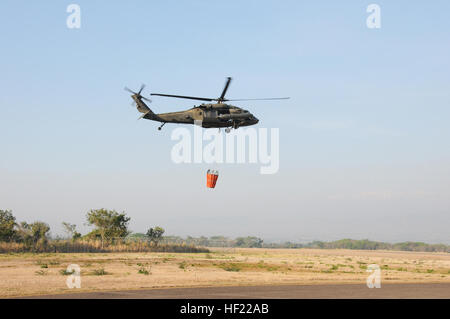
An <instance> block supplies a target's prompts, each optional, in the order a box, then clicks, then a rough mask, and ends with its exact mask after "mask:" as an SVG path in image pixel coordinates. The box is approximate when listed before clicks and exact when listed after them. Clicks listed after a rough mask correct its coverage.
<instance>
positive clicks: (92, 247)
mask: <svg viewBox="0 0 450 319" xmlns="http://www.w3.org/2000/svg"><path fill="white" fill-rule="evenodd" d="M86 221H87V224H88V225H90V226H93V230H92V231H91V232H89V233H87V234H85V235H82V234H81V233H79V232H78V231H77V229H76V225H75V224H70V223H67V222H63V223H62V225H63V227H64V229H65V231H66V233H67V236H66V237H65V238H51V237H50V226H49V225H48V224H47V223H44V222H41V221H36V222H33V223H30V224H29V223H27V222H20V223H18V222H17V221H16V218H15V217H14V215H13V214H12V212H11V211H10V210H0V253H5V252H62V253H66V252H67V253H68V252H147V251H149V252H150V251H158V252H208V249H205V248H197V247H194V246H192V245H186V244H175V243H170V244H168V243H164V244H160V242H161V240H162V239H163V234H164V229H163V228H161V227H159V226H155V227H150V228H149V229H148V231H147V233H146V234H143V237H142V238H140V239H139V240H136V239H135V238H133V237H132V236H130V234H131V231H130V230H129V229H128V223H129V221H130V217H127V216H126V214H125V213H124V212H122V213H118V212H116V211H115V210H107V209H104V208H102V209H93V210H90V211H89V212H88V213H87V214H86Z"/></svg>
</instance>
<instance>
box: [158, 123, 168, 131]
mask: <svg viewBox="0 0 450 319" xmlns="http://www.w3.org/2000/svg"><path fill="white" fill-rule="evenodd" d="M164 125H166V122H164V123H163V124H161V126H160V127H158V131H161V129H162V127H163V126H164Z"/></svg>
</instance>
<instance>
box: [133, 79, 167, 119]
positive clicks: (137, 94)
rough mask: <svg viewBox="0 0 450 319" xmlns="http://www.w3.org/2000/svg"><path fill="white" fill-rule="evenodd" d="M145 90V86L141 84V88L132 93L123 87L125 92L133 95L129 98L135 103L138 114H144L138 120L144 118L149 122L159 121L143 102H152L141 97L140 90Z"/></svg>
mask: <svg viewBox="0 0 450 319" xmlns="http://www.w3.org/2000/svg"><path fill="white" fill-rule="evenodd" d="M144 88H145V85H144V84H142V85H141V88H140V89H139V91H138V92H134V91H132V90H130V89H129V88H127V87H125V90H126V91H128V92H130V93H133V95H131V98H132V99H133V101H134V102H135V103H136V108H137V110H138V111H139V112H141V113H144V114H143V115H142V116H141V117H140V118H146V119H149V120H156V121H161V119H160V118H159V117H158V116H157V115H156V114H155V113H153V111H152V110H150V108H149V107H148V106H147V104H145V102H144V100H146V101H148V102H152V100H150V99H148V98H146V97H143V96H142V95H141V92H142V90H143V89H144Z"/></svg>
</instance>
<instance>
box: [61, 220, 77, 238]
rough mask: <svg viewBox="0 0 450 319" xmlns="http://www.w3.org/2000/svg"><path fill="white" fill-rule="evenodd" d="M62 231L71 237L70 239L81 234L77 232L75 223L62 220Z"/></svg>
mask: <svg viewBox="0 0 450 319" xmlns="http://www.w3.org/2000/svg"><path fill="white" fill-rule="evenodd" d="M62 225H63V227H64V231H65V232H66V233H67V234H68V235H69V237H71V238H72V240H76V239H78V238H80V237H81V234H80V233H79V232H77V230H76V228H77V225H75V224H70V223H66V222H63V223H62Z"/></svg>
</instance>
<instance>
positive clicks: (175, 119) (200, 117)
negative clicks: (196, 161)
mask: <svg viewBox="0 0 450 319" xmlns="http://www.w3.org/2000/svg"><path fill="white" fill-rule="evenodd" d="M154 115H156V116H154ZM154 115H152V114H148V116H147V114H146V115H145V116H144V117H143V118H145V119H149V120H156V121H159V122H164V123H180V124H194V122H195V121H201V123H202V127H205V128H212V127H218V128H219V127H234V128H238V127H241V126H250V125H254V124H257V123H258V122H259V120H258V119H257V118H256V117H255V116H254V115H253V114H252V113H250V112H249V111H247V110H244V109H242V108H239V107H237V106H234V105H229V104H224V103H215V104H201V105H199V106H194V107H193V108H191V109H189V110H185V111H179V112H170V113H160V114H154Z"/></svg>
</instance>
